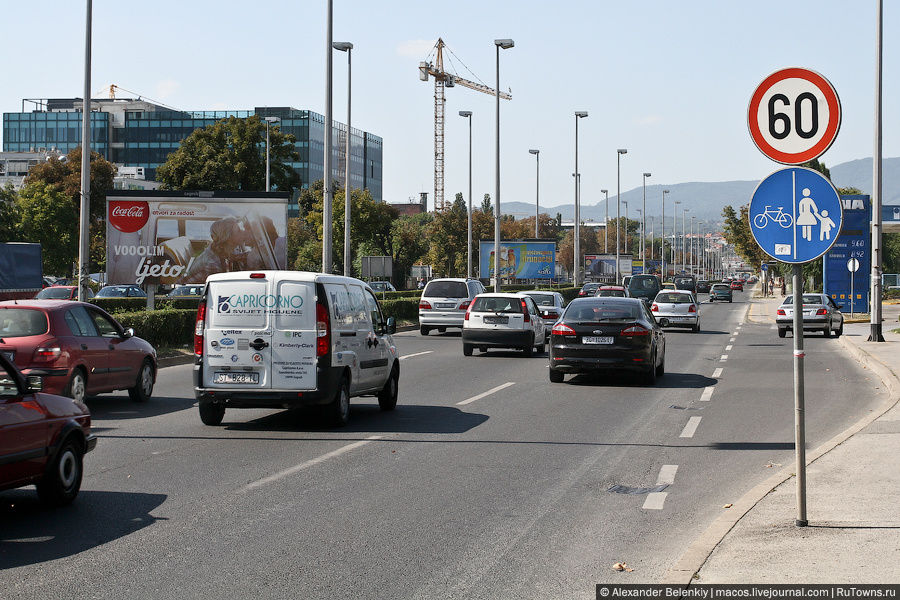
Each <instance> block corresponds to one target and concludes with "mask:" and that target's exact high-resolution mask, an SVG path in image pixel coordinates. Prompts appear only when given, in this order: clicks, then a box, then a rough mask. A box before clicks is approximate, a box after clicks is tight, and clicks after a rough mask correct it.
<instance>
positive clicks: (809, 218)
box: [749, 167, 842, 264]
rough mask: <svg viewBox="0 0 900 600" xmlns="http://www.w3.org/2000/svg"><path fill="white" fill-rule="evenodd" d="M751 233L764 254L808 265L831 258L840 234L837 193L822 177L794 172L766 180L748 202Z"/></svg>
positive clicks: (789, 170)
mask: <svg viewBox="0 0 900 600" xmlns="http://www.w3.org/2000/svg"><path fill="white" fill-rule="evenodd" d="M749 217H750V232H751V233H752V234H753V237H754V238H755V239H756V243H757V244H759V247H760V248H762V250H763V252H765V253H766V254H768V255H769V256H771V257H772V258H774V259H775V260H780V261H781V262H786V263H792V264H796V263H805V262H809V261H811V260H815V259H817V258H819V257H820V256H822V255H823V254H825V253H826V252H828V249H829V248H830V247H831V246H832V244H834V241H835V240H836V239H837V236H838V232H840V230H841V218H842V206H841V200H840V198H839V197H838V193H837V190H836V189H834V186H833V185H832V184H831V182H830V181H829V180H828V179H827V178H826V177H825V176H823V175H822V174H821V173H819V172H818V171H813V170H812V169H806V168H803V167H790V168H787V169H781V170H780V171H775V172H774V173H772V174H771V175H769V176H768V177H766V178H765V179H763V180H762V182H760V184H759V185H758V186H757V187H756V191H754V192H753V198H752V199H751V200H750V214H749Z"/></svg>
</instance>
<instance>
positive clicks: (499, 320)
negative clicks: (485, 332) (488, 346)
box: [484, 317, 509, 325]
mask: <svg viewBox="0 0 900 600" xmlns="http://www.w3.org/2000/svg"><path fill="white" fill-rule="evenodd" d="M484 322H485V323H487V324H489V325H507V324H508V323H509V317H485V318H484Z"/></svg>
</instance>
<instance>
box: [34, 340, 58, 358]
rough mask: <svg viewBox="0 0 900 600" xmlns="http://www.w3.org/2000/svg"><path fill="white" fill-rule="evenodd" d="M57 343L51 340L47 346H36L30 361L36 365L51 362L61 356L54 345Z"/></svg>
mask: <svg viewBox="0 0 900 600" xmlns="http://www.w3.org/2000/svg"><path fill="white" fill-rule="evenodd" d="M57 343H58V342H57V341H56V340H51V341H50V343H48V344H45V345H43V346H38V347H37V348H35V350H34V355H33V356H32V357H31V360H32V361H33V362H36V363H39V362H53V361H54V360H56V359H57V358H59V356H60V355H61V354H62V349H61V348H60V347H59V346H57V345H56V344H57Z"/></svg>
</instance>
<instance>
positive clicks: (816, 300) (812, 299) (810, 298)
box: [782, 294, 825, 305]
mask: <svg viewBox="0 0 900 600" xmlns="http://www.w3.org/2000/svg"><path fill="white" fill-rule="evenodd" d="M793 303H794V297H793V296H788V297H787V298H785V299H784V302H782V304H787V305H791V304H793ZM803 304H825V302H823V301H822V296H819V295H817V294H803Z"/></svg>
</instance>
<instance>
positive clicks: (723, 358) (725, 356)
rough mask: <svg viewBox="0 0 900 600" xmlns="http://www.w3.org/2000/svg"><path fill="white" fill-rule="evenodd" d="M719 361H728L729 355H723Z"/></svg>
mask: <svg viewBox="0 0 900 600" xmlns="http://www.w3.org/2000/svg"><path fill="white" fill-rule="evenodd" d="M719 360H720V361H722V362H725V361H726V360H728V355H727V354H723V355H722V356H721V357H720V358H719Z"/></svg>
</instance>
